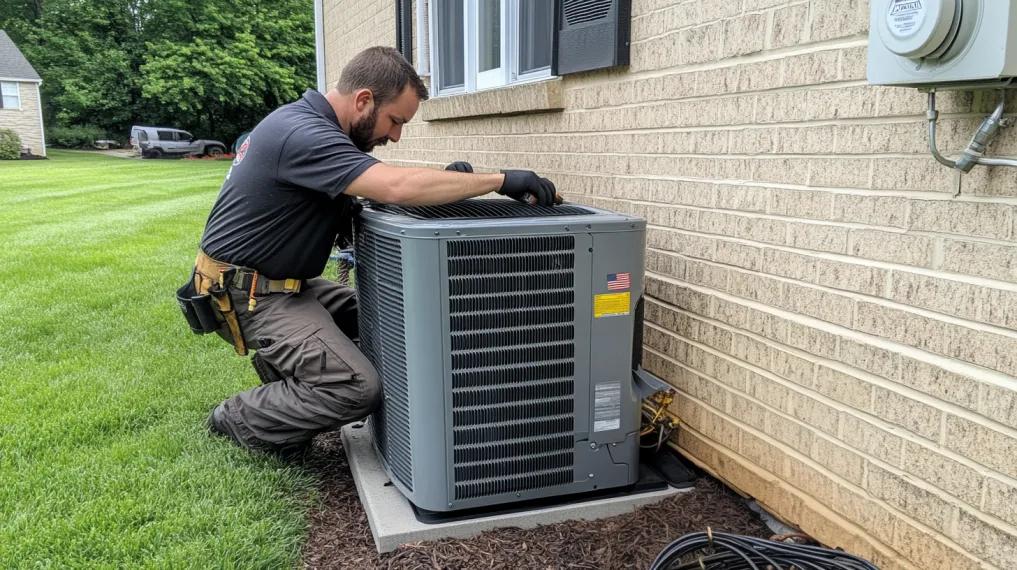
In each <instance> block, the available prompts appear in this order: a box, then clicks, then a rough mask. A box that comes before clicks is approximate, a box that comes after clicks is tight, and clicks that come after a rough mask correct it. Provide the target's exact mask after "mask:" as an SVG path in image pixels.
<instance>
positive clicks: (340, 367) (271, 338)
mask: <svg viewBox="0 0 1017 570" xmlns="http://www.w3.org/2000/svg"><path fill="white" fill-rule="evenodd" d="M233 300H234V306H235V307H236V310H237V317H238V320H239V321H240V326H241V329H242V330H243V332H244V337H246V339H247V344H248V347H249V348H251V349H256V350H257V351H258V354H260V355H261V358H262V359H264V360H265V362H267V363H268V364H270V365H271V366H273V367H274V368H275V369H276V370H278V371H279V372H280V374H281V375H282V376H283V379H282V380H280V381H277V382H271V383H269V384H263V385H261V386H258V387H256V388H252V389H250V390H247V391H246V392H241V393H239V394H237V395H235V396H233V397H232V398H229V399H228V400H226V401H225V402H224V403H223V405H224V408H225V412H226V419H227V421H228V423H229V424H230V425H229V428H230V430H231V431H232V432H233V434H234V435H235V436H236V437H237V439H238V440H240V442H241V443H243V444H244V445H246V446H247V447H250V448H252V449H259V450H267V451H271V450H278V449H281V448H285V447H289V446H292V445H294V444H300V443H302V442H306V441H309V440H310V439H311V438H312V437H314V436H315V434H318V433H321V432H324V431H329V430H333V429H336V428H338V427H340V426H342V425H343V424H346V423H348V422H352V421H354V420H358V419H361V418H364V417H365V416H367V415H368V414H370V413H371V412H372V411H374V409H375V408H376V407H377V405H378V403H379V402H380V400H381V381H380V379H379V377H378V372H377V371H376V370H375V369H374V366H373V365H372V364H371V362H370V361H369V360H368V359H367V357H365V356H364V354H363V353H362V352H360V349H359V348H357V345H356V344H354V343H353V341H352V340H351V339H353V338H356V337H357V299H356V293H355V292H354V290H353V289H350V288H349V287H343V286H341V285H339V284H338V283H335V282H332V281H328V280H326V279H321V278H317V279H309V280H307V282H306V285H305V287H304V288H303V290H301V292H300V293H297V294H286V293H275V294H271V295H265V296H261V297H258V298H257V305H256V306H255V310H254V312H253V313H249V312H248V311H247V299H246V297H245V296H244V295H243V294H241V293H234V295H233Z"/></svg>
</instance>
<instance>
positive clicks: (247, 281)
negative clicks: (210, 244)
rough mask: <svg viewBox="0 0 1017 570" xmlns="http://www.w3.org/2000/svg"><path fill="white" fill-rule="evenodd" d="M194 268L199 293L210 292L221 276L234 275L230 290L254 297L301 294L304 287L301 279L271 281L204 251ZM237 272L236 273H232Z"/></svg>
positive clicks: (199, 253) (249, 269)
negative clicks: (274, 294)
mask: <svg viewBox="0 0 1017 570" xmlns="http://www.w3.org/2000/svg"><path fill="white" fill-rule="evenodd" d="M194 267H195V269H196V270H197V271H196V273H197V275H195V283H194V288H195V289H196V290H197V291H198V293H206V292H208V289H209V287H211V286H212V284H213V283H217V282H218V280H219V276H220V275H221V274H228V273H227V272H229V273H232V275H231V277H230V282H229V283H228V284H226V285H228V286H229V288H230V289H234V290H238V291H243V292H244V293H248V294H251V293H252V289H253V294H254V295H268V294H270V293H299V292H300V289H301V287H303V284H304V282H303V280H301V279H269V278H267V277H265V276H263V275H260V274H258V272H257V271H256V270H254V269H251V268H248V267H240V266H238V265H232V264H229V263H223V262H221V261H217V260H215V259H212V258H211V257H209V256H208V255H206V254H205V252H203V251H198V257H197V259H195V260H194ZM230 270H235V271H232V272H231V271H230Z"/></svg>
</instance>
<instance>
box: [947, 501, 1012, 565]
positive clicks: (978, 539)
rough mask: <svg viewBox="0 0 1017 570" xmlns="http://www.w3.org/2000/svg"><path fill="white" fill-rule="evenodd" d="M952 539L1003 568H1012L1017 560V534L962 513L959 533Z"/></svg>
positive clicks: (958, 527)
mask: <svg viewBox="0 0 1017 570" xmlns="http://www.w3.org/2000/svg"><path fill="white" fill-rule="evenodd" d="M951 538H953V539H954V540H956V541H957V544H959V545H961V546H962V547H964V548H965V549H967V550H968V551H970V552H976V553H978V556H979V557H980V558H981V559H983V560H985V561H988V562H990V563H992V564H995V565H997V566H999V567H1001V568H1012V567H1013V564H1014V561H1015V560H1017V534H1015V533H1014V532H1013V531H1010V530H1006V529H1004V528H1002V527H999V526H996V525H994V524H990V523H987V522H985V521H984V520H982V519H981V518H979V517H977V516H975V515H973V514H971V513H969V512H967V511H961V512H960V518H959V519H958V524H957V531H956V532H955V533H951Z"/></svg>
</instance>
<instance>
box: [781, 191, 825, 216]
mask: <svg viewBox="0 0 1017 570" xmlns="http://www.w3.org/2000/svg"><path fill="white" fill-rule="evenodd" d="M770 195H771V198H770V206H769V208H767V211H768V212H769V213H771V214H776V215H778V216H789V217H793V218H812V219H816V220H827V219H829V218H830V212H831V204H832V202H833V198H832V196H831V195H830V194H829V193H827V192H814V191H811V192H810V191H800V190H781V189H777V188H775V189H773V190H772V191H771V192H770Z"/></svg>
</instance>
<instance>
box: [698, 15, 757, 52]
mask: <svg viewBox="0 0 1017 570" xmlns="http://www.w3.org/2000/svg"><path fill="white" fill-rule="evenodd" d="M724 4H728V3H727V2H720V3H707V4H705V5H704V7H705V6H722V5H724ZM765 41H766V15H765V14H746V15H744V16H742V17H740V18H732V19H730V20H727V21H725V22H724V49H723V51H721V54H720V55H721V57H732V56H736V55H745V54H749V53H753V52H757V51H761V50H762V49H763V44H764V42H765Z"/></svg>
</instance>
